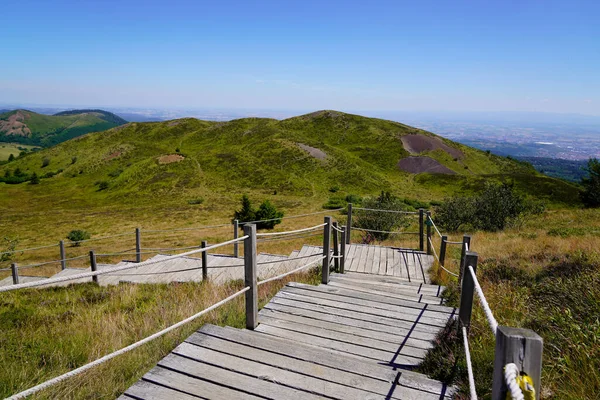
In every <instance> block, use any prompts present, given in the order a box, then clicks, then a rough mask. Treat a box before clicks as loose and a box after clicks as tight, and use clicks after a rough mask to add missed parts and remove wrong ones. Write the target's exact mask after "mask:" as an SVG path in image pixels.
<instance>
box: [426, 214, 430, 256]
mask: <svg viewBox="0 0 600 400" xmlns="http://www.w3.org/2000/svg"><path fill="white" fill-rule="evenodd" d="M430 219H431V211H427V219H426V221H425V225H427V255H429V256H430V255H431V221H430Z"/></svg>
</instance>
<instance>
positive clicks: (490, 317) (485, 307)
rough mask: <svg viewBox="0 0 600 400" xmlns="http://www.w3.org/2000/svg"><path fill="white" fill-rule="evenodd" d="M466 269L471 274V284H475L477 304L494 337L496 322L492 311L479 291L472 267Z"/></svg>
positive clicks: (481, 291)
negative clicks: (481, 309)
mask: <svg viewBox="0 0 600 400" xmlns="http://www.w3.org/2000/svg"><path fill="white" fill-rule="evenodd" d="M467 268H468V269H469V271H470V272H471V276H472V277H473V282H474V283H475V290H476V291H477V296H478V297H479V302H480V303H481V307H483V311H484V312H485V316H486V317H487V320H488V324H489V325H490V328H491V329H492V332H493V333H494V336H496V330H497V329H498V322H497V321H496V318H494V314H492V309H491V308H490V305H489V304H488V302H487V300H486V299H485V295H484V294H483V290H481V286H479V281H477V276H476V275H475V271H474V270H473V267H472V266H470V265H468V266H467Z"/></svg>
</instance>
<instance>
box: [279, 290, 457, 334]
mask: <svg viewBox="0 0 600 400" xmlns="http://www.w3.org/2000/svg"><path fill="white" fill-rule="evenodd" d="M274 299H289V300H296V301H302V302H304V303H309V304H313V305H323V306H328V307H334V308H337V309H340V310H346V311H350V310H353V311H357V312H360V313H362V314H369V315H374V316H378V317H386V318H393V319H395V320H398V321H407V322H410V323H415V322H417V321H418V326H431V327H435V328H437V329H439V328H442V327H444V326H445V325H446V321H444V320H442V319H440V318H432V317H429V316H427V315H422V316H418V315H410V314H408V313H406V312H405V310H398V311H390V310H383V309H380V308H371V307H369V306H364V305H358V304H352V303H343V302H340V301H335V300H329V299H324V298H319V297H312V296H305V295H301V294H297V293H289V292H285V291H281V292H279V293H277V295H276V296H275V297H274ZM423 314H425V312H423Z"/></svg>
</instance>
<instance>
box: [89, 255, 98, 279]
mask: <svg viewBox="0 0 600 400" xmlns="http://www.w3.org/2000/svg"><path fill="white" fill-rule="evenodd" d="M90 267H91V268H92V272H95V271H97V270H98V265H97V264H96V254H95V253H94V250H90ZM92 281H93V282H94V283H98V275H94V276H92Z"/></svg>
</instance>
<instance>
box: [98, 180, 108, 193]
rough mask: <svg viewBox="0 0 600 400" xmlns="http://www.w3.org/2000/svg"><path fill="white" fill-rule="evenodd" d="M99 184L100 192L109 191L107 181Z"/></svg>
mask: <svg viewBox="0 0 600 400" xmlns="http://www.w3.org/2000/svg"><path fill="white" fill-rule="evenodd" d="M97 184H98V191H99V192H100V191H102V190H106V189H108V186H109V184H108V182H107V181H100V182H97Z"/></svg>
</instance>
